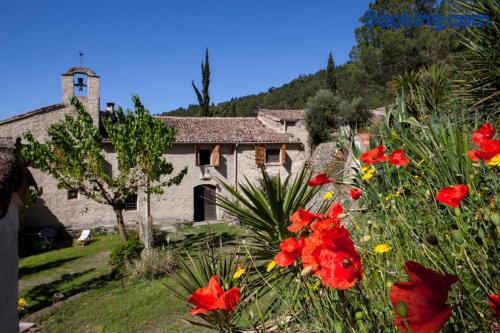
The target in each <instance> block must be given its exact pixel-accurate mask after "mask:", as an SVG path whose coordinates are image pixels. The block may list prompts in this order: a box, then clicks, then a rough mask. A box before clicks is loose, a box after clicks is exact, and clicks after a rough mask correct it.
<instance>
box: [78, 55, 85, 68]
mask: <svg viewBox="0 0 500 333" xmlns="http://www.w3.org/2000/svg"><path fill="white" fill-rule="evenodd" d="M78 54H80V67H83V55H84V54H85V53H83V51H80V52H79V53H78Z"/></svg>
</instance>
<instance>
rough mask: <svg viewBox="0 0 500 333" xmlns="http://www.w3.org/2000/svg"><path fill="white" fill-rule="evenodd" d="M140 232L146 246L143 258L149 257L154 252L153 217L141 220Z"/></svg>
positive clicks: (142, 254)
mask: <svg viewBox="0 0 500 333" xmlns="http://www.w3.org/2000/svg"><path fill="white" fill-rule="evenodd" d="M139 231H140V237H141V242H142V244H143V245H144V249H143V250H142V253H141V256H142V257H147V256H148V255H149V254H151V252H152V250H153V218H152V217H151V216H149V217H148V218H147V219H146V220H144V219H142V218H141V219H139Z"/></svg>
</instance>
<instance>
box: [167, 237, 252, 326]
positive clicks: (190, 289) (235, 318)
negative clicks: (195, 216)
mask: <svg viewBox="0 0 500 333" xmlns="http://www.w3.org/2000/svg"><path fill="white" fill-rule="evenodd" d="M207 250H208V251H203V252H199V253H198V254H196V255H195V256H192V255H190V254H189V253H186V256H185V257H183V256H181V255H179V256H178V261H179V271H178V272H176V273H174V274H173V275H172V279H173V280H174V281H176V282H177V284H178V285H179V286H180V287H181V288H182V291H181V292H179V291H177V290H176V289H174V288H171V287H169V286H167V287H168V288H169V289H170V290H171V291H172V292H173V293H175V295H176V296H178V297H179V299H181V300H182V301H183V302H185V303H187V304H189V303H188V302H187V299H188V297H189V296H190V295H191V294H193V293H194V292H195V291H196V290H197V289H199V288H205V287H206V286H207V285H208V281H209V280H210V278H211V277H212V276H214V275H215V276H216V277H217V279H218V281H219V283H220V285H221V287H222V289H223V290H225V291H227V290H229V289H230V288H233V287H236V288H238V289H239V291H240V301H239V303H238V305H237V311H235V312H234V313H226V312H224V313H223V311H214V312H207V313H203V314H200V315H198V316H197V317H198V318H200V319H201V320H203V322H200V321H197V320H187V321H188V322H190V323H191V324H193V325H196V326H200V327H205V328H210V329H214V330H217V331H219V332H227V333H229V332H231V333H238V332H242V326H243V325H244V322H245V320H244V319H246V318H245V317H248V313H247V311H246V308H247V307H248V306H249V305H251V303H252V302H251V300H250V297H249V296H250V295H249V294H248V293H250V292H252V291H251V290H249V288H247V286H246V284H247V274H244V275H243V277H242V278H239V279H235V278H233V274H234V273H235V271H236V270H237V264H238V263H244V262H245V258H244V257H241V256H240V255H238V254H237V252H239V251H236V250H233V251H232V252H227V251H226V249H225V248H224V247H223V244H222V243H220V246H219V247H218V248H213V247H209V248H208V249H207ZM242 267H244V268H245V270H246V271H247V270H248V269H249V268H250V265H249V264H246V265H242ZM247 322H248V320H247Z"/></svg>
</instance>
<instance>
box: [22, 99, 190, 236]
mask: <svg viewBox="0 0 500 333" xmlns="http://www.w3.org/2000/svg"><path fill="white" fill-rule="evenodd" d="M133 101H134V111H133V112H132V111H131V110H127V112H126V113H125V112H123V110H122V109H121V108H119V109H118V111H117V112H116V122H112V121H111V120H109V119H106V118H104V119H103V126H104V129H105V130H106V133H107V134H108V141H109V144H110V145H111V146H112V147H113V149H114V150H115V152H116V159H117V162H118V171H119V172H118V173H117V174H114V173H113V172H110V171H109V169H108V168H107V166H106V165H107V162H106V161H105V159H104V153H103V137H102V135H101V134H100V133H99V130H98V128H97V127H95V126H94V124H93V120H92V117H91V116H90V115H89V114H88V113H87V112H86V111H85V109H84V107H83V105H82V104H81V103H80V102H79V101H78V99H77V98H75V97H73V99H72V100H71V103H72V105H73V106H74V107H75V110H76V115H66V116H65V117H64V119H62V120H60V121H58V122H56V123H53V124H51V125H50V126H49V128H48V129H47V134H48V139H47V140H46V141H45V142H43V143H41V142H39V141H38V140H36V139H35V138H34V137H33V135H32V134H31V133H30V132H27V133H25V134H24V138H25V140H26V144H25V146H24V147H23V149H22V156H23V158H24V160H25V161H27V162H28V163H29V164H30V165H31V166H33V167H35V168H37V169H40V170H41V171H43V172H45V173H47V174H49V175H51V176H52V177H54V179H55V180H56V181H57V182H58V187H59V188H61V189H67V190H73V191H78V192H79V193H81V194H82V195H84V196H85V197H87V198H89V199H91V200H94V201H96V202H98V203H100V204H104V205H108V206H111V207H112V208H113V211H114V213H115V216H116V223H117V227H118V231H119V233H120V236H121V239H122V241H123V242H126V241H127V239H128V237H127V231H126V228H125V223H124V220H123V209H124V206H125V200H126V199H127V198H128V197H129V196H130V195H136V194H137V193H138V192H139V191H140V190H145V191H147V192H148V193H152V192H155V193H161V191H162V188H163V187H165V186H171V185H177V184H179V183H180V181H181V180H182V178H183V177H184V175H185V174H186V172H187V169H186V168H185V169H183V170H182V171H180V172H179V173H178V174H177V175H176V176H175V177H173V178H170V179H169V180H163V179H162V176H165V175H169V174H171V173H172V172H173V166H172V164H171V163H169V162H167V161H166V160H165V159H164V158H163V152H164V151H165V150H166V149H167V148H168V147H170V146H171V144H172V141H173V139H174V136H175V134H176V132H177V129H175V128H172V127H168V126H167V125H166V124H165V123H164V122H161V121H158V120H155V119H154V118H153V117H152V116H151V115H150V114H149V112H148V111H147V110H146V109H144V107H143V105H142V104H141V102H140V100H139V97H137V96H134V97H133ZM151 182H155V184H154V186H150V187H148V185H149V184H150V183H151Z"/></svg>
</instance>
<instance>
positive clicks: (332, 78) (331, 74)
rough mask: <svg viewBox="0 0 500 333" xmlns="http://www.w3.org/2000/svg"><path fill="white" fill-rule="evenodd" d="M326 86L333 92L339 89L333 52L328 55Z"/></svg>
mask: <svg viewBox="0 0 500 333" xmlns="http://www.w3.org/2000/svg"><path fill="white" fill-rule="evenodd" d="M325 81H326V88H327V89H329V90H330V91H332V92H336V91H337V75H336V74H335V63H334V62H333V56H332V53H331V52H330V54H329V55H328V61H327V64H326V73H325Z"/></svg>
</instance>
